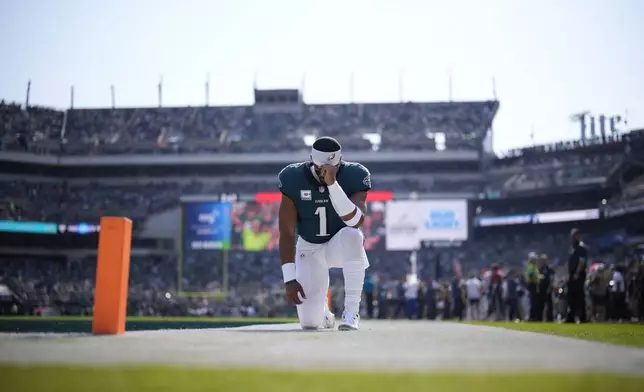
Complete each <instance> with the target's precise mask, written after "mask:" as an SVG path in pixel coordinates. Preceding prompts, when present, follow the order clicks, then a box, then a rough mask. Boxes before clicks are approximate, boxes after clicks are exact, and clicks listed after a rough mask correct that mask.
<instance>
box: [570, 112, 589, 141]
mask: <svg viewBox="0 0 644 392" xmlns="http://www.w3.org/2000/svg"><path fill="white" fill-rule="evenodd" d="M589 114H590V111H589V110H584V111H583V112H579V113H574V114H571V115H570V121H571V122H574V123H577V124H579V137H580V138H581V140H586V116H588V115H589Z"/></svg>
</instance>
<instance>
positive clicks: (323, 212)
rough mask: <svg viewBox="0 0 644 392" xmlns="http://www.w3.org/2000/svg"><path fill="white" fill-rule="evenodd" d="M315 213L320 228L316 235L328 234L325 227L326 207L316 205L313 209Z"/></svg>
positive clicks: (323, 235) (324, 235)
mask: <svg viewBox="0 0 644 392" xmlns="http://www.w3.org/2000/svg"><path fill="white" fill-rule="evenodd" d="M315 215H317V216H318V219H319V220H320V222H319V223H320V230H319V231H318V235H317V236H318V237H326V236H328V235H329V232H328V231H327V227H326V207H318V208H316V209H315Z"/></svg>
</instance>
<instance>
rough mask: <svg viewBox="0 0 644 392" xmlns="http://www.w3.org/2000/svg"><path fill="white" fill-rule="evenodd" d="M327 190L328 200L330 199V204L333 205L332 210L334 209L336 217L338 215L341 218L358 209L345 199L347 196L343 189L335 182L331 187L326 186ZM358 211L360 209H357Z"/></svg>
mask: <svg viewBox="0 0 644 392" xmlns="http://www.w3.org/2000/svg"><path fill="white" fill-rule="evenodd" d="M327 188H328V189H329V198H331V204H332V205H333V208H334V209H335V212H337V213H338V215H340V216H341V217H342V216H345V215H349V214H350V213H352V212H353V211H355V210H356V209H358V207H357V206H356V205H355V204H354V203H353V202H352V201H351V200H350V199H349V198H348V197H347V194H346V193H344V189H342V187H341V186H340V184H338V182H337V181H336V182H334V183H333V184H331V185H328V186H327ZM358 211H360V209H358ZM356 215H357V214H356Z"/></svg>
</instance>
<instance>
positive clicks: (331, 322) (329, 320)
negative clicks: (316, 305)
mask: <svg viewBox="0 0 644 392" xmlns="http://www.w3.org/2000/svg"><path fill="white" fill-rule="evenodd" d="M333 327H335V314H333V313H331V312H330V311H329V310H328V309H327V311H326V313H325V315H324V323H323V324H322V328H325V329H333Z"/></svg>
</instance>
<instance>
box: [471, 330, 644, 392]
mask: <svg viewBox="0 0 644 392" xmlns="http://www.w3.org/2000/svg"><path fill="white" fill-rule="evenodd" d="M469 324H472V325H482V326H487V327H500V328H505V329H512V330H515V331H525V332H536V333H542V334H547V335H553V336H561V337H566V338H575V339H582V340H589V341H592V342H602V343H611V344H617V345H620V346H630V347H642V348H644V324H590V323H586V324H555V323H507V322H472V323H469ZM643 390H644V388H643Z"/></svg>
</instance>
